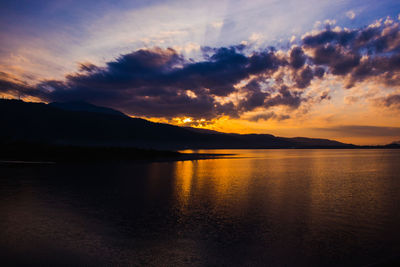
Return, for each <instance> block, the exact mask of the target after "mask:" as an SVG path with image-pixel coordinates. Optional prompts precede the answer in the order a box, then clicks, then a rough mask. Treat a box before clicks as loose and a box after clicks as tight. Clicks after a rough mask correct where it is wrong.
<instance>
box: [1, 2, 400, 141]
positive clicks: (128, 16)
mask: <svg viewBox="0 0 400 267" xmlns="http://www.w3.org/2000/svg"><path fill="white" fill-rule="evenodd" d="M399 23H400V4H399V3H398V1H385V0H383V1H369V0H364V1H324V0H318V1H317V0H300V1H299V0H296V1H290V0H286V1H282V0H280V1H275V0H264V1H258V0H254V1H239V0H229V1H209V0H202V1H180V0H173V1H151V0H150V1H127V0H126V1H125V0H115V1H105V0H79V1H76V0H64V1H55V0H35V1H30V0H10V1H9V0H1V1H0V96H2V97H4V98H21V99H23V100H26V101H38V102H46V103H49V102H66V101H85V102H89V103H92V104H96V105H101V106H107V107H111V108H115V109H118V110H120V111H123V112H125V113H126V114H128V115H130V116H133V117H142V118H147V119H150V120H152V121H156V122H165V123H172V124H175V125H180V126H193V127H201V128H208V129H213V130H217V131H223V132H235V133H268V134H274V135H279V136H287V137H295V136H305V137H320V138H329V139H335V140H338V141H343V142H348V143H354V144H386V143H391V142H393V141H399V140H400V33H399V30H400V25H399Z"/></svg>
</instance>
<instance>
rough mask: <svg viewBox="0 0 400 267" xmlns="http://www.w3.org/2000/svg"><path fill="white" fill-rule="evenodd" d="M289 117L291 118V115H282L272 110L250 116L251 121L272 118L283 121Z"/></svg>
mask: <svg viewBox="0 0 400 267" xmlns="http://www.w3.org/2000/svg"><path fill="white" fill-rule="evenodd" d="M289 118H290V116H289V115H282V114H280V115H278V114H276V113H275V112H272V111H271V112H268V113H262V114H257V115H254V116H251V117H250V118H249V121H259V120H265V121H267V120H271V119H274V120H278V121H282V120H287V119H289Z"/></svg>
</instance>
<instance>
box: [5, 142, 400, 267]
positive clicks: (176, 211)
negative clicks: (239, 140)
mask: <svg viewBox="0 0 400 267" xmlns="http://www.w3.org/2000/svg"><path fill="white" fill-rule="evenodd" d="M200 152H206V153H228V154H235V155H234V156H229V157H226V158H218V159H207V160H197V161H178V162H153V163H151V162H134V163H118V164H117V163H113V164H38V163H36V164H25V163H7V162H3V163H0V260H1V261H3V262H8V264H10V263H14V264H16V265H17V264H32V265H33V264H39V263H46V264H50V265H55V264H57V265H60V264H65V265H85V264H86V265H94V266H97V265H102V264H112V265H119V266H124V265H139V266H140V265H150V266H204V265H207V266H210V265H211V266H221V265H222V266H224V265H225V266H245V265H247V266H343V265H351V266H368V265H369V264H380V263H387V262H390V261H392V260H393V259H394V260H398V255H399V253H400V231H399V227H400V150H378V149H377V150H203V151H200Z"/></svg>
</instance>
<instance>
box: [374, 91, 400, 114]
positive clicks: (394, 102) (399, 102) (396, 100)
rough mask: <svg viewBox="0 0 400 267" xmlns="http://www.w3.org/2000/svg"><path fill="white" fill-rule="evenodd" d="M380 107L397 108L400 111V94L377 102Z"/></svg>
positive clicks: (382, 98) (379, 99)
mask: <svg viewBox="0 0 400 267" xmlns="http://www.w3.org/2000/svg"><path fill="white" fill-rule="evenodd" d="M376 104H377V105H378V106H385V107H388V108H395V109H397V110H399V111H400V94H391V95H389V96H386V97H381V98H378V99H377V100H376Z"/></svg>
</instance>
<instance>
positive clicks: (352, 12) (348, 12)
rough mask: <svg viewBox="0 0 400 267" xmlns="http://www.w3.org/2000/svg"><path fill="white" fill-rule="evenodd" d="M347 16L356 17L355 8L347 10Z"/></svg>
mask: <svg viewBox="0 0 400 267" xmlns="http://www.w3.org/2000/svg"><path fill="white" fill-rule="evenodd" d="M346 17H348V18H349V19H354V18H355V17H356V13H354V11H353V10H349V11H347V12H346Z"/></svg>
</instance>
